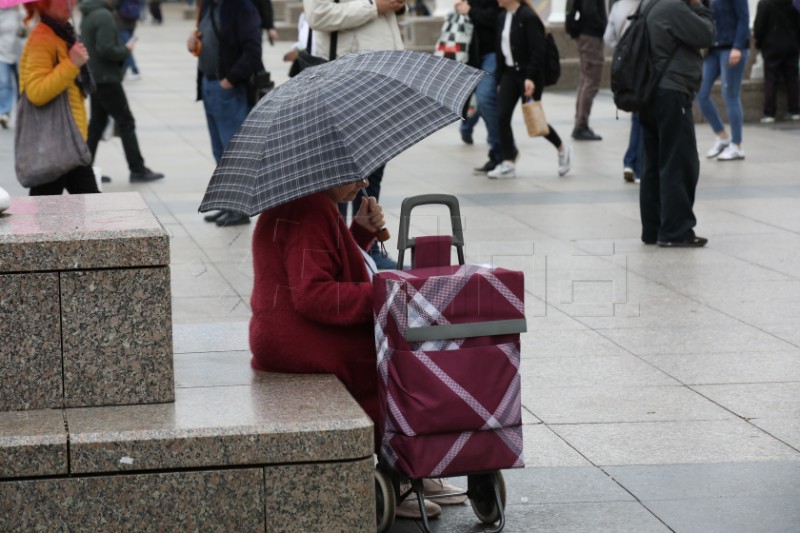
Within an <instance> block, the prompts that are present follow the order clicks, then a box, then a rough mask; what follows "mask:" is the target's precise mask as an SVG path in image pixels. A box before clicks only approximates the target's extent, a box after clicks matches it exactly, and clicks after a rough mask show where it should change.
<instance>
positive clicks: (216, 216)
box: [203, 211, 226, 222]
mask: <svg viewBox="0 0 800 533" xmlns="http://www.w3.org/2000/svg"><path fill="white" fill-rule="evenodd" d="M225 213H226V211H217V212H216V213H211V214H210V215H206V216H204V217H203V220H205V221H206V222H216V221H217V220H218V219H219V218H220V217H221V216H222V215H224V214H225Z"/></svg>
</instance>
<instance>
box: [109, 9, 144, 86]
mask: <svg viewBox="0 0 800 533" xmlns="http://www.w3.org/2000/svg"><path fill="white" fill-rule="evenodd" d="M143 9H144V0H115V3H114V18H115V20H116V22H117V31H119V42H120V44H122V45H127V44H128V43H129V42H130V41H131V39H132V38H133V35H134V33H135V32H136V23H137V22H139V19H140V18H141V16H142V10H143ZM128 71H130V74H128ZM122 74H123V75H124V76H125V79H126V80H130V81H138V80H140V79H142V76H141V74H140V73H139V66H138V65H137V64H136V58H135V57H134V55H133V51H131V54H130V55H129V56H128V58H127V59H125V63H124V64H123V67H122Z"/></svg>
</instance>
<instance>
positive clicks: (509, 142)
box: [497, 57, 561, 161]
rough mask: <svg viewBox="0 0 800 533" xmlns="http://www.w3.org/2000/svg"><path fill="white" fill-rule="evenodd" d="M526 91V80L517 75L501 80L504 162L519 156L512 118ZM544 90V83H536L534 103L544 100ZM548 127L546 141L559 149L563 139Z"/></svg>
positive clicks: (508, 74)
mask: <svg viewBox="0 0 800 533" xmlns="http://www.w3.org/2000/svg"><path fill="white" fill-rule="evenodd" d="M502 60H503V59H502V58H501V57H498V61H502ZM524 89H525V80H524V79H521V78H519V77H518V76H517V75H516V73H511V72H508V71H505V72H503V77H502V78H501V79H500V89H499V92H498V93H497V118H498V123H499V126H500V128H499V129H500V149H501V150H502V152H503V160H504V161H512V160H514V159H515V158H516V155H517V154H516V149H515V146H516V145H515V144H514V132H513V131H512V129H511V118H512V117H513V116H514V109H515V108H516V107H517V102H518V101H520V100H522V95H523V94H524V93H525V91H524ZM543 89H544V82H539V83H535V87H534V90H533V99H534V101H536V102H538V101H540V100H541V99H542V90H543ZM548 126H549V127H550V133H548V134H547V136H546V137H545V139H547V140H548V141H550V144H552V145H553V146H555V147H556V148H558V147H559V146H561V137H559V136H558V133H557V132H556V130H555V128H553V126H552V125H550V124H548Z"/></svg>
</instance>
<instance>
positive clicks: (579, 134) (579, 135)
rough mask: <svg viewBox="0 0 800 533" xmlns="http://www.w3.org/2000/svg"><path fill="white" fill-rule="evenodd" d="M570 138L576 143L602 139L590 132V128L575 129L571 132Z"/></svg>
mask: <svg viewBox="0 0 800 533" xmlns="http://www.w3.org/2000/svg"><path fill="white" fill-rule="evenodd" d="M572 138H573V139H575V140H576V141H602V140H603V138H602V137H600V136H599V135H598V134H596V133H595V132H594V131H592V128H590V127H588V126H586V127H585V128H575V129H574V130H572Z"/></svg>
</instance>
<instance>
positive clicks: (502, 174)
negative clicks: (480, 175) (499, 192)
mask: <svg viewBox="0 0 800 533" xmlns="http://www.w3.org/2000/svg"><path fill="white" fill-rule="evenodd" d="M514 169H515V167H514V163H509V162H508V161H503V162H502V163H500V164H499V165H497V166H496V167H495V169H494V170H492V171H490V172H489V173H488V174H486V175H487V176H488V177H489V179H493V180H498V179H507V178H513V177H516V173H515V172H514Z"/></svg>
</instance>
